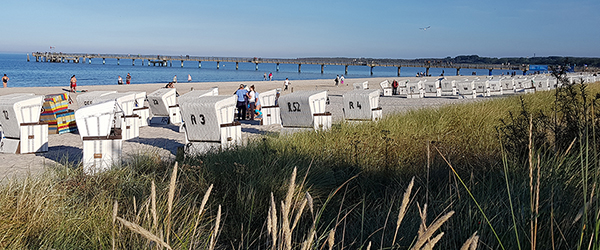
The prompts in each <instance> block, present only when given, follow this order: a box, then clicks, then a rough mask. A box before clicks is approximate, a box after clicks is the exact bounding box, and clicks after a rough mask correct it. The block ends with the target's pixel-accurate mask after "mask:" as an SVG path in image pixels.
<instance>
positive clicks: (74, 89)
mask: <svg viewBox="0 0 600 250" xmlns="http://www.w3.org/2000/svg"><path fill="white" fill-rule="evenodd" d="M71 92H77V78H75V75H73V76H71Z"/></svg>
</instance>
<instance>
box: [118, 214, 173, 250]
mask: <svg viewBox="0 0 600 250" xmlns="http://www.w3.org/2000/svg"><path fill="white" fill-rule="evenodd" d="M117 220H118V221H119V222H121V223H122V224H123V225H124V226H125V227H127V228H129V230H131V231H133V232H134V233H137V234H139V235H141V236H143V237H144V238H146V239H148V240H151V241H154V242H156V243H158V244H159V245H161V246H163V247H165V248H166V249H169V250H170V249H172V248H171V246H169V244H167V243H166V242H164V241H163V240H161V239H160V238H159V237H158V236H156V235H154V234H152V233H150V232H149V231H148V230H146V229H144V228H143V227H141V226H139V225H137V224H134V223H131V222H129V221H127V220H125V219H123V218H121V217H117Z"/></svg>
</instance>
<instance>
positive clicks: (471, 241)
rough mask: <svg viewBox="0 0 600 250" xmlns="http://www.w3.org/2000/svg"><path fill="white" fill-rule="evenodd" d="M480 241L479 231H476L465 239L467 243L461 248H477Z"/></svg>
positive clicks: (463, 249)
mask: <svg viewBox="0 0 600 250" xmlns="http://www.w3.org/2000/svg"><path fill="white" fill-rule="evenodd" d="M478 243H479V236H478V235H477V232H475V233H474V234H473V235H471V237H469V238H468V239H467V241H465V244H463V245H462V247H461V248H460V250H475V249H477V244H478Z"/></svg>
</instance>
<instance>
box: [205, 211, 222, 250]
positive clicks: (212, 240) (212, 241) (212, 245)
mask: <svg viewBox="0 0 600 250" xmlns="http://www.w3.org/2000/svg"><path fill="white" fill-rule="evenodd" d="M219 223H221V205H219V210H217V219H216V220H215V229H214V230H213V233H212V235H211V236H210V245H209V247H208V249H209V250H213V249H215V244H217V239H216V238H217V234H218V233H219Z"/></svg>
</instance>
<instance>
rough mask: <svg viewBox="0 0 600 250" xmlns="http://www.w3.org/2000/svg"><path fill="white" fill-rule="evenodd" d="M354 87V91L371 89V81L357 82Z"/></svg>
mask: <svg viewBox="0 0 600 250" xmlns="http://www.w3.org/2000/svg"><path fill="white" fill-rule="evenodd" d="M352 86H353V87H354V89H369V81H364V82H362V83H360V82H355V83H354V84H352Z"/></svg>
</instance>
